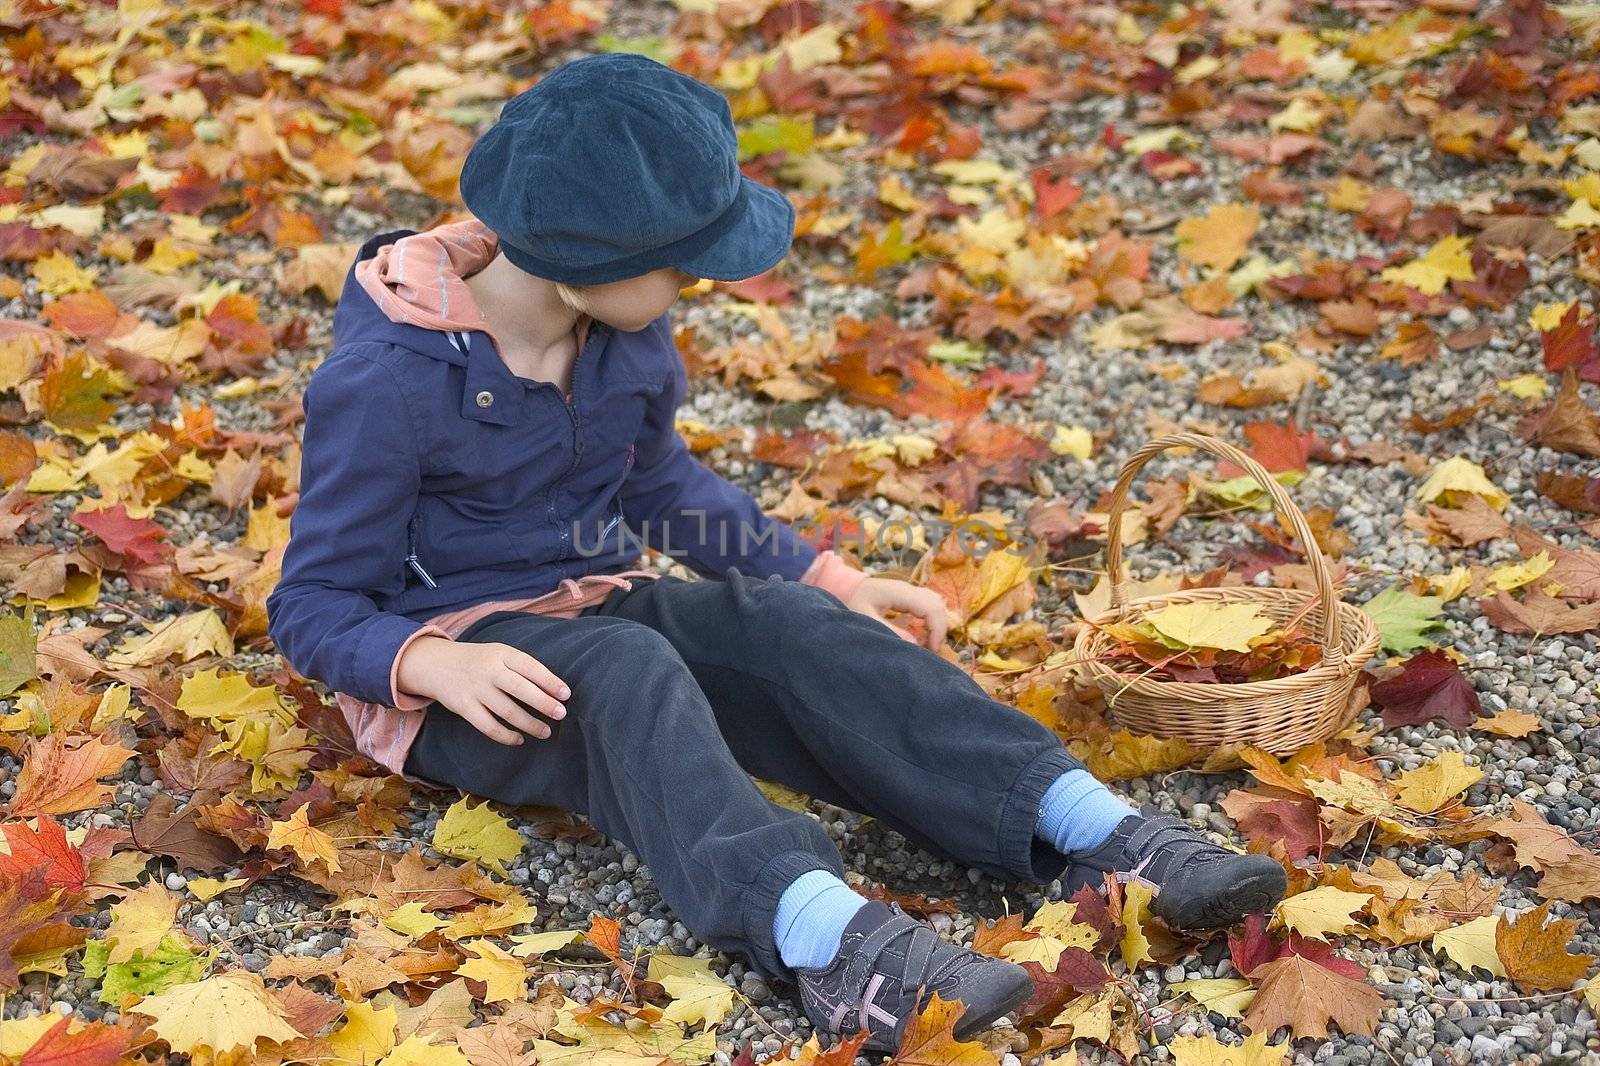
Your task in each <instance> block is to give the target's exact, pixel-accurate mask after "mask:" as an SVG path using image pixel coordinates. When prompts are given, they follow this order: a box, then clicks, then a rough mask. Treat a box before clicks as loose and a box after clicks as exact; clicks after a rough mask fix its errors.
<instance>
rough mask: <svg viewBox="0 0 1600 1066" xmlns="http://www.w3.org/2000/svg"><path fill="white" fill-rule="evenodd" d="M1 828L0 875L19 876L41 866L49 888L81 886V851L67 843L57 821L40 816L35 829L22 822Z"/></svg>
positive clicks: (82, 871)
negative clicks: (4, 849) (3, 846)
mask: <svg viewBox="0 0 1600 1066" xmlns="http://www.w3.org/2000/svg"><path fill="white" fill-rule="evenodd" d="M0 829H3V830H4V832H5V836H6V845H7V853H6V854H5V855H0V875H3V876H5V877H13V878H14V877H21V876H22V874H23V873H24V872H25V871H27V870H32V869H40V870H43V871H44V877H45V883H46V884H47V885H49V886H50V887H51V888H68V889H72V890H74V891H81V890H82V889H83V882H84V879H85V877H86V876H87V873H86V871H85V869H84V864H83V854H82V853H81V852H80V851H79V850H78V849H77V848H76V847H74V846H73V845H72V844H71V843H70V842H68V840H67V833H66V830H64V829H63V828H61V823H60V822H57V821H56V820H55V819H54V818H51V817H50V816H49V815H40V817H39V827H38V828H37V829H31V828H29V827H28V825H27V824H26V823H24V822H7V823H6V824H5V825H4V826H0Z"/></svg>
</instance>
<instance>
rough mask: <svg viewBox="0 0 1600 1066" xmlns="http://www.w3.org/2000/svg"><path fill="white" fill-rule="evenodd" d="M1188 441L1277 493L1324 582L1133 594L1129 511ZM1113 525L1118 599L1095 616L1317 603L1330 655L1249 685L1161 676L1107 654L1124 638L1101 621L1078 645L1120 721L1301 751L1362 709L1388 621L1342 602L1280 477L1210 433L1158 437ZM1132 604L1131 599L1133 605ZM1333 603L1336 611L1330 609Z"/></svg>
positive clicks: (1275, 615)
mask: <svg viewBox="0 0 1600 1066" xmlns="http://www.w3.org/2000/svg"><path fill="white" fill-rule="evenodd" d="M1178 446H1188V447H1191V448H1198V449H1200V450H1202V451H1207V452H1210V453H1212V454H1213V455H1216V456H1219V457H1220V458H1223V459H1226V460H1228V461H1229V462H1231V463H1234V464H1235V465H1237V466H1240V467H1243V468H1244V469H1245V470H1246V471H1248V472H1249V474H1250V475H1251V476H1252V477H1254V478H1255V479H1256V480H1257V481H1258V482H1260V483H1261V485H1262V487H1263V488H1265V489H1266V490H1267V492H1268V493H1269V494H1270V495H1271V496H1272V500H1273V503H1274V504H1276V506H1277V510H1278V513H1279V514H1281V515H1283V516H1285V517H1286V518H1288V520H1289V524H1290V525H1291V526H1292V527H1293V529H1294V532H1295V535H1296V536H1297V537H1298V538H1299V539H1300V543H1301V544H1302V545H1304V547H1305V551H1306V557H1307V560H1308V561H1309V562H1310V564H1311V571H1312V574H1313V575H1314V576H1315V580H1316V591H1315V592H1306V591H1304V590H1300V589H1279V588H1257V587H1255V586H1253V585H1242V586H1241V585H1230V586H1225V587H1221V588H1199V589H1188V590H1185V591H1182V592H1169V593H1161V594H1158V595H1153V596H1141V597H1139V598H1138V599H1136V600H1131V601H1128V600H1126V596H1127V591H1126V589H1125V587H1124V585H1125V582H1124V581H1123V580H1122V578H1121V574H1122V535H1121V534H1122V512H1123V510H1124V509H1125V508H1126V506H1127V503H1128V489H1129V488H1130V486H1131V485H1132V484H1133V479H1134V477H1135V476H1136V475H1137V474H1138V473H1139V471H1140V469H1141V468H1143V467H1144V465H1145V464H1146V463H1148V462H1149V461H1150V460H1151V459H1153V458H1155V457H1156V456H1157V455H1158V454H1160V453H1161V452H1163V451H1165V450H1167V449H1168V448H1173V447H1178ZM1106 521H1107V526H1106V531H1107V535H1106V573H1107V577H1108V579H1109V580H1110V581H1111V582H1112V584H1111V606H1110V608H1109V609H1108V610H1106V611H1104V612H1102V613H1101V614H1099V615H1098V616H1096V617H1095V618H1092V619H1089V620H1088V621H1090V622H1092V623H1097V624H1100V625H1104V624H1105V623H1108V622H1112V621H1116V620H1118V619H1126V620H1133V619H1136V618H1137V617H1138V616H1139V615H1141V614H1142V613H1144V612H1146V611H1151V610H1156V609H1158V608H1161V607H1166V606H1168V605H1170V604H1175V603H1253V604H1255V605H1256V606H1258V607H1259V608H1260V609H1261V611H1262V613H1263V614H1265V615H1267V616H1268V617H1270V618H1272V619H1274V620H1275V621H1279V622H1282V621H1286V620H1288V619H1290V618H1292V617H1294V616H1295V615H1297V614H1301V613H1302V612H1306V611H1308V610H1309V612H1310V613H1309V614H1308V615H1307V620H1308V621H1310V620H1311V618H1313V617H1314V618H1316V619H1317V622H1318V625H1317V629H1318V631H1319V636H1320V638H1321V639H1320V643H1321V645H1322V656H1323V657H1322V661H1321V662H1320V663H1318V664H1317V665H1316V666H1315V667H1313V668H1312V669H1310V670H1307V671H1305V672H1303V673H1298V674H1291V675H1289V676H1286V677H1279V678H1274V679H1272V680H1270V681H1249V682H1244V683H1241V684H1225V683H1221V684H1205V683H1199V682H1190V681H1159V680H1155V679H1153V678H1149V677H1144V676H1140V675H1138V674H1128V673H1119V672H1117V671H1116V670H1114V669H1112V668H1111V667H1110V666H1108V665H1107V664H1106V663H1105V662H1102V661H1100V659H1101V657H1103V656H1105V655H1106V654H1107V653H1108V652H1109V650H1110V649H1111V648H1112V646H1113V645H1114V643H1115V642H1114V641H1112V640H1111V638H1110V637H1108V636H1107V635H1106V634H1104V633H1102V632H1101V631H1100V630H1098V629H1096V628H1095V627H1094V626H1093V625H1086V626H1084V627H1083V628H1082V629H1080V630H1079V632H1078V638H1077V641H1076V643H1075V645H1074V650H1075V652H1076V658H1077V660H1078V665H1077V669H1078V671H1079V673H1080V675H1081V676H1083V677H1084V678H1086V679H1087V680H1088V681H1089V682H1091V683H1092V684H1094V685H1096V686H1097V687H1099V688H1100V690H1101V691H1103V692H1104V693H1105V694H1106V702H1107V705H1108V706H1109V707H1110V709H1111V711H1112V713H1113V714H1114V715H1115V716H1116V719H1117V721H1118V723H1119V724H1120V725H1121V726H1122V727H1124V728H1126V729H1128V730H1131V731H1132V732H1135V733H1146V734H1150V735H1153V736H1158V737H1176V738H1180V739H1183V740H1187V741H1189V742H1190V743H1192V744H1195V745H1197V746H1199V747H1204V748H1210V747H1213V746H1216V745H1220V744H1233V743H1246V744H1254V745H1256V746H1257V747H1260V748H1264V749H1266V750H1267V751H1270V752H1273V753H1274V754H1278V755H1284V754H1288V753H1290V752H1294V751H1297V750H1299V749H1300V748H1302V747H1304V746H1305V745H1307V744H1311V743H1315V742H1316V741H1319V740H1325V739H1327V738H1328V737H1330V736H1332V735H1333V734H1334V733H1337V732H1338V731H1339V730H1340V729H1341V728H1342V727H1343V726H1344V725H1345V724H1346V723H1347V722H1348V721H1349V720H1350V719H1351V718H1352V717H1353V716H1354V714H1355V712H1356V711H1357V710H1359V708H1354V707H1350V706H1349V703H1350V696H1351V692H1352V690H1353V689H1354V688H1355V684H1356V680H1357V678H1358V676H1359V675H1360V672H1361V668H1362V666H1364V665H1365V664H1366V662H1367V660H1369V659H1371V658H1372V656H1373V654H1374V653H1375V652H1376V651H1377V650H1378V627H1377V625H1376V624H1375V623H1374V622H1373V620H1372V619H1371V618H1370V617H1369V616H1368V615H1367V614H1366V613H1365V612H1363V611H1361V610H1360V609H1358V608H1356V607H1352V606H1350V605H1349V604H1346V603H1344V602H1342V601H1341V600H1340V599H1339V598H1338V596H1337V594H1336V592H1335V590H1334V587H1333V581H1332V579H1331V578H1330V577H1329V575H1328V562H1327V560H1326V559H1324V558H1323V556H1322V551H1321V549H1320V548H1318V547H1317V542H1316V539H1315V538H1314V537H1313V536H1312V533H1311V527H1310V526H1309V525H1307V523H1306V518H1305V515H1304V514H1302V513H1301V512H1300V508H1298V507H1296V506H1295V505H1294V501H1293V500H1291V499H1290V498H1289V495H1288V493H1286V492H1285V491H1284V489H1283V486H1282V485H1281V484H1280V483H1279V482H1278V480H1277V479H1276V478H1274V477H1273V476H1272V475H1270V474H1269V473H1267V471H1266V470H1265V469H1263V468H1262V467H1261V465H1260V464H1259V463H1257V462H1256V461H1255V460H1253V459H1251V458H1250V457H1249V456H1248V455H1245V454H1244V453H1243V452H1241V451H1239V449H1237V448H1235V447H1233V446H1232V445H1231V444H1228V443H1226V442H1224V441H1220V440H1217V439H1216V438H1215V437H1208V436H1206V435H1204V434H1200V433H1175V434H1172V435H1170V436H1166V437H1162V438H1161V439H1160V440H1155V441H1151V442H1150V443H1149V444H1146V445H1145V446H1144V447H1143V448H1140V449H1139V450H1138V451H1137V452H1135V453H1134V454H1133V456H1132V457H1130V458H1129V459H1128V462H1127V464H1126V465H1124V466H1123V468H1122V474H1121V476H1120V477H1119V478H1118V479H1117V485H1116V489H1115V491H1114V492H1113V493H1112V496H1111V507H1110V511H1109V514H1108V517H1107V520H1106ZM1125 601H1126V602H1125ZM1329 604H1332V605H1333V606H1334V608H1335V609H1334V610H1331V611H1330V610H1327V605H1329Z"/></svg>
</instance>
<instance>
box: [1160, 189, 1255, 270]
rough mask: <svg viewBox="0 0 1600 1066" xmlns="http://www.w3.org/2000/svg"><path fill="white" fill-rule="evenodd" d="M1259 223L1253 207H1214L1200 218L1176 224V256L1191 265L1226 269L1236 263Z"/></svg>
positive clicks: (1252, 205) (1246, 205) (1229, 205)
mask: <svg viewBox="0 0 1600 1066" xmlns="http://www.w3.org/2000/svg"><path fill="white" fill-rule="evenodd" d="M1260 224H1261V209H1260V208H1258V207H1256V206H1255V205H1254V204H1216V205H1214V206H1213V207H1212V208H1211V209H1210V210H1208V211H1207V212H1206V213H1205V214H1204V215H1203V216H1201V217H1199V218H1186V219H1184V220H1183V221H1182V222H1180V223H1178V229H1177V237H1178V254H1179V255H1181V256H1182V257H1183V258H1185V259H1187V260H1189V262H1191V263H1199V264H1200V265H1201V266H1208V267H1211V268H1212V269H1213V270H1227V269H1228V268H1229V267H1231V266H1233V264H1235V263H1237V262H1238V261H1239V259H1240V258H1241V257H1242V256H1243V255H1244V252H1245V249H1246V248H1247V247H1249V245H1250V238H1251V237H1254V236H1255V233H1256V227H1257V226H1259V225H1260Z"/></svg>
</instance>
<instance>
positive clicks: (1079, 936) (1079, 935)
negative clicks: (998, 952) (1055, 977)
mask: <svg viewBox="0 0 1600 1066" xmlns="http://www.w3.org/2000/svg"><path fill="white" fill-rule="evenodd" d="M1077 917H1078V905H1077V904H1076V903H1073V902H1072V901H1071V900H1064V899H1060V900H1051V901H1050V902H1048V903H1045V904H1043V905H1041V906H1040V907H1039V909H1038V911H1036V912H1035V913H1034V916H1033V917H1032V918H1029V919H1028V922H1027V924H1026V925H1024V926H1023V928H1024V929H1032V930H1034V931H1035V932H1037V933H1038V934H1039V935H1040V936H1049V937H1055V938H1056V939H1057V940H1059V941H1061V942H1062V943H1063V944H1066V945H1067V946H1069V947H1079V948H1090V947H1093V946H1094V945H1095V943H1096V942H1098V941H1099V939H1100V934H1099V932H1097V931H1096V930H1095V929H1094V927H1093V926H1089V925H1085V924H1084V923H1083V922H1080V921H1078V920H1077ZM1013 943H1016V941H1013ZM1051 969H1054V967H1051Z"/></svg>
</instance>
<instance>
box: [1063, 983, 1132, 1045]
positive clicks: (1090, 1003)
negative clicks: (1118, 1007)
mask: <svg viewBox="0 0 1600 1066" xmlns="http://www.w3.org/2000/svg"><path fill="white" fill-rule="evenodd" d="M1117 992H1118V989H1117V987H1116V986H1115V985H1106V986H1103V987H1101V988H1099V989H1096V990H1095V991H1093V992H1090V993H1089V994H1087V995H1083V996H1079V997H1078V998H1077V999H1074V1000H1072V1001H1071V1002H1069V1003H1068V1004H1067V1005H1066V1006H1065V1007H1063V1008H1062V1009H1061V1013H1059V1014H1057V1015H1056V1016H1055V1017H1054V1018H1052V1019H1051V1020H1050V1024H1051V1026H1059V1025H1070V1026H1072V1038H1073V1039H1074V1040H1098V1041H1100V1042H1101V1043H1103V1044H1104V1043H1109V1042H1110V1041H1111V1026H1112V1017H1111V1014H1112V1008H1113V1006H1114V1005H1115V1003H1116V998H1115V997H1116V995H1117Z"/></svg>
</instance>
